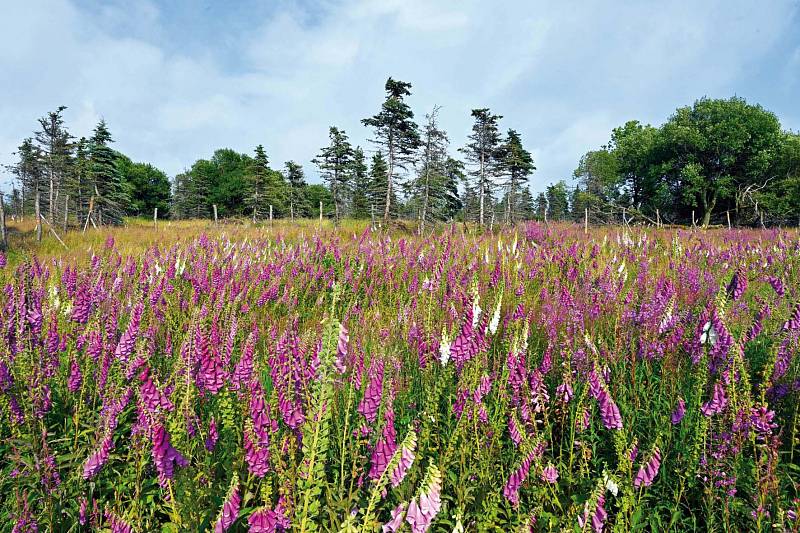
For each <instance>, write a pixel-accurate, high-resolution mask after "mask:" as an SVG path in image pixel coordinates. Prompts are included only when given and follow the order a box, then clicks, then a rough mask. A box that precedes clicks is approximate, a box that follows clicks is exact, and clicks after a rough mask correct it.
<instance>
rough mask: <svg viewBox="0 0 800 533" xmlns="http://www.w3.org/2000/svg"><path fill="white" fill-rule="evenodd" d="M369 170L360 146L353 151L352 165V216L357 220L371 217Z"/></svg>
mask: <svg viewBox="0 0 800 533" xmlns="http://www.w3.org/2000/svg"><path fill="white" fill-rule="evenodd" d="M367 170H368V169H367V162H366V158H365V157H364V151H363V150H362V149H361V147H360V146H358V147H356V149H355V150H354V151H353V161H352V163H351V165H350V173H351V175H352V176H351V181H352V184H353V197H352V200H351V216H352V217H353V218H357V219H365V218H369V216H370V180H369V175H368V173H367Z"/></svg>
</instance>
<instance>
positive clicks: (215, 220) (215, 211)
mask: <svg viewBox="0 0 800 533" xmlns="http://www.w3.org/2000/svg"><path fill="white" fill-rule="evenodd" d="M214 225H215V226H216V225H217V204H214Z"/></svg>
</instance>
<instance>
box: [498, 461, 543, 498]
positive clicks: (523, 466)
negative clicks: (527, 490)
mask: <svg viewBox="0 0 800 533" xmlns="http://www.w3.org/2000/svg"><path fill="white" fill-rule="evenodd" d="M540 455H541V454H540V453H539V448H538V447H537V449H535V450H533V451H532V452H531V453H529V454H528V455H527V456H526V457H525V459H523V460H522V462H521V463H520V465H519V467H518V468H517V469H516V470H515V471H514V472H513V473H512V474H511V477H509V478H508V481H506V484H505V486H504V487H503V496H505V497H506V499H507V500H508V501H510V502H511V503H512V504H513V505H514V507H516V506H517V505H519V489H520V487H522V483H524V482H525V479H526V478H527V477H528V473H529V472H530V469H531V465H532V464H533V461H534V460H536V459H537V458H538V457H539V456H540Z"/></svg>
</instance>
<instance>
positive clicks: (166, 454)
mask: <svg viewBox="0 0 800 533" xmlns="http://www.w3.org/2000/svg"><path fill="white" fill-rule="evenodd" d="M152 452H153V462H154V463H155V465H156V470H157V471H158V482H159V483H160V484H161V486H162V487H163V486H165V485H166V484H167V480H168V479H172V477H173V476H174V475H175V465H176V464H177V465H178V466H182V467H186V466H188V465H189V461H187V460H186V458H185V457H184V456H183V455H181V453H180V452H179V451H178V450H176V449H175V448H173V447H172V444H170V439H169V433H167V430H166V429H165V428H164V426H163V425H161V424H158V425H157V426H155V428H154V429H153V447H152Z"/></svg>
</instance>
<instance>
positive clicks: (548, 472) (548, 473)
mask: <svg viewBox="0 0 800 533" xmlns="http://www.w3.org/2000/svg"><path fill="white" fill-rule="evenodd" d="M540 477H541V478H542V481H545V482H547V483H551V484H552V483H555V482H556V481H558V470H556V467H555V466H553V465H547V466H546V467H544V468H543V469H542V473H541V476H540Z"/></svg>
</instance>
